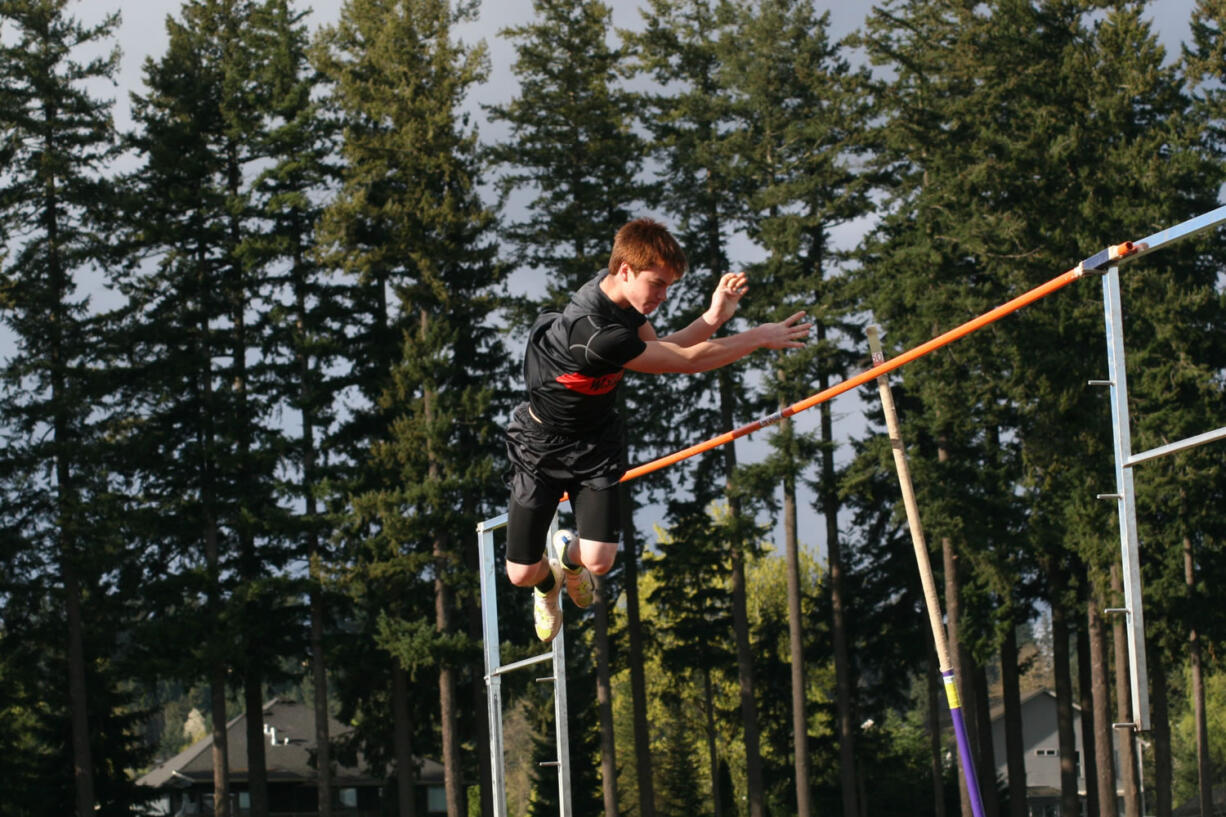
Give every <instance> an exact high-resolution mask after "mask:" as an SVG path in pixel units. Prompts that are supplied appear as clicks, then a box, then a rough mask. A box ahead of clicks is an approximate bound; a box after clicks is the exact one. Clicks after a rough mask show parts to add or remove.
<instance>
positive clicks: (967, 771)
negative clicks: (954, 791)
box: [941, 670, 983, 817]
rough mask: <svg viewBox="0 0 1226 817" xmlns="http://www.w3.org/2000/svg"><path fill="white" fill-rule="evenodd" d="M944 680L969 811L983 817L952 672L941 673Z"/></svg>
mask: <svg viewBox="0 0 1226 817" xmlns="http://www.w3.org/2000/svg"><path fill="white" fill-rule="evenodd" d="M941 677H942V678H944V679H945V694H946V697H947V698H948V699H949V716H950V718H951V719H952V720H953V723H954V734H955V735H956V736H957V738H958V756H959V757H961V758H962V776H963V777H964V778H966V792H967V794H968V795H969V796H970V800H971V811H972V812H974V814H975V817H983V796H982V795H981V794H980V793H979V778H978V777H977V776H976V775H975V759H974V758H973V757H971V743H970V740H968V739H967V736H966V720H965V719H964V718H963V717H962V706H961V702H960V701H959V700H958V692H957V689H958V688H957V686H956V685H955V681H954V672H953V670H946V671H944V672H942V673H941Z"/></svg>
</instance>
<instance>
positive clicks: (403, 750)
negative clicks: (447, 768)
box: [392, 658, 417, 817]
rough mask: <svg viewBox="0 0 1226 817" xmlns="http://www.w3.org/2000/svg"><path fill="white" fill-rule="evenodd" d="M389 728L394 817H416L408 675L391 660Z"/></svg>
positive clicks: (394, 660) (397, 663) (415, 769)
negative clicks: (394, 759) (394, 774)
mask: <svg viewBox="0 0 1226 817" xmlns="http://www.w3.org/2000/svg"><path fill="white" fill-rule="evenodd" d="M392 729H393V730H394V732H393V737H392V743H393V752H394V753H395V757H396V801H397V805H398V808H397V811H396V814H397V817H415V815H416V814H417V801H416V800H415V799H414V797H413V790H414V789H415V788H416V786H415V785H414V784H415V783H416V782H417V763H416V761H415V760H414V759H413V723H412V721H411V720H410V719H409V674H408V673H407V672H405V671H404V668H403V667H401V666H400V661H399V660H397V659H395V658H393V659H392Z"/></svg>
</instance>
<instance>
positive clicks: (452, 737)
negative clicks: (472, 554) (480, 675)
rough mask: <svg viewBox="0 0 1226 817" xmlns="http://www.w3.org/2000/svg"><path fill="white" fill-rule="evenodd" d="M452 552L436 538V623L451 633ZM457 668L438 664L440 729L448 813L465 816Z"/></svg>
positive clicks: (447, 632)
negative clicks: (450, 583) (450, 580)
mask: <svg viewBox="0 0 1226 817" xmlns="http://www.w3.org/2000/svg"><path fill="white" fill-rule="evenodd" d="M450 562H451V554H450V553H448V552H447V546H446V542H445V541H444V539H443V537H441V536H439V537H436V538H435V540H434V563H435V571H434V625H435V629H436V631H437V632H439V633H442V634H450V633H451V632H452V630H453V629H454V627H453V626H452V600H451V595H452V594H451V587H450V585H449V584H448V580H449V574H450V572H451V571H450V568H449V565H450ZM456 686H457V685H456V670H455V667H454V666H452V665H451V664H450V663H449V662H444V663H442V664H440V665H439V669H438V701H439V720H440V724H439V729H440V731H441V732H442V742H443V790H444V796H445V797H446V800H447V817H464V815H466V814H467V813H468V803H467V801H466V798H465V797H464V785H463V779H462V775H463V767H462V765H461V763H462V759H461V757H460V728H459V724H458V718H459V714H458V713H459V701H458V700H457V695H456Z"/></svg>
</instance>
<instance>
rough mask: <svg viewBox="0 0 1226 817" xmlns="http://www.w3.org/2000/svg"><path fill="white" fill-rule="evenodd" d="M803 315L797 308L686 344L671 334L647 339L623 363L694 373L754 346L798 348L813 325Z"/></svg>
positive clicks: (715, 366)
mask: <svg viewBox="0 0 1226 817" xmlns="http://www.w3.org/2000/svg"><path fill="white" fill-rule="evenodd" d="M804 315H805V313H804V312H797V313H795V314H793V315H791V316H789V317H788V318H786V319H785V320H782V321H779V322H777V323H764V324H761V325H760V326H755V327H754V328H752V329H746V330H745V331H744V332H738V333H737V334H735V335H728V336H727V337H723V338H716V339H715V340H702V341H699V342H697V343H693V344H691V345H689V346H682V345H679V344H677V343H674V342H673V341H672V340H670V339H669V338H672V337H674V335H670V336H669V338H665V339H663V340H652V341H648V342H647V348H646V349H644V350H643V351H642V353H640V354H639V355H638V357H635V358H634V359H632V360H630V361H629V362H628V363H626V364H625V366H626V368H627V369H630V370H632V371H636V372H644V373H647V374H665V373H667V372H674V373H686V374H693V373H695V372H705V371H709V370H711V369H718V368H719V367H720V366H727V365H728V364H729V363H732V362H733V361H735V360H740V359H741V358H743V357H745V355H747V354H749V353H750V352H752V351H754V350H755V349H763V348H766V349H798V348H800V347H802V346H804V345H805V344H804V340H805V338H807V337H808V336H809V330H810V329H812V328H813V324H811V323H801V322H800V319H801V318H803V317H804ZM682 331H683V332H684V331H686V330H682Z"/></svg>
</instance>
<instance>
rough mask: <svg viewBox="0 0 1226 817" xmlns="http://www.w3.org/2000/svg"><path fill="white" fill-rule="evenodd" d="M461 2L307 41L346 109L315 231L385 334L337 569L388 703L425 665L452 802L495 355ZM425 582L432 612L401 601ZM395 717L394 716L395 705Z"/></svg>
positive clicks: (493, 303) (488, 493) (401, 767)
mask: <svg viewBox="0 0 1226 817" xmlns="http://www.w3.org/2000/svg"><path fill="white" fill-rule="evenodd" d="M471 13H472V9H471V7H470V6H468V5H467V4H461V5H459V6H456V7H453V6H452V5H451V4H450V3H447V2H438V1H437V0H422V1H421V2H412V3H395V4H388V3H380V2H365V3H355V4H353V5H352V6H350V7H348V8H347V9H346V13H345V14H344V15H343V16H342V19H341V21H340V23H339V24H338V25H337V26H336V27H332V28H329V29H327V30H325V32H324V35H323V38H322V40H321V46H322V47H321V50H320V52H319V54H318V57H317V62H318V64H319V65H320V67H321V70H323V71H324V73H325V74H326V75H327V76H328V77H329V78H330V79H331V80H332V83H333V89H332V96H331V104H332V105H333V106H335V107H336V109H337V110H338V111H340V113H341V115H342V116H343V117H344V120H345V121H346V122H347V124H348V127H347V132H346V139H345V141H344V143H343V145H342V153H343V157H344V167H343V170H342V178H343V186H342V189H341V191H340V195H339V196H338V198H337V199H336V201H335V202H333V203H332V204H331V205H330V206H329V210H328V213H327V214H326V216H325V222H324V231H323V240H324V242H325V245H324V246H325V248H326V250H327V251H328V256H329V257H330V258H331V259H332V260H334V261H335V262H337V263H339V264H340V265H342V266H343V268H346V269H348V270H353V271H358V270H360V271H361V272H360V274H359V275H358V276H356V277H357V280H356V281H355V282H354V284H355V285H354V286H353V287H352V290H353V291H354V293H355V296H356V297H354V298H353V300H352V302H351V303H353V304H365V303H374V304H376V305H377V309H376V311H375V312H374V314H371V315H369V316H366V317H365V320H366V321H367V322H368V325H369V326H370V328H371V334H370V337H371V338H372V339H374V338H382V339H386V340H387V341H389V342H390V341H392V340H393V339H395V347H394V348H393V349H375V348H373V347H372V346H371V345H369V344H368V343H362V344H355V346H354V348H353V353H354V354H355V355H360V356H363V357H373V358H376V359H377V360H381V361H382V362H383V364H385V365H386V366H387V368H386V369H384V370H379V369H374V368H367V369H366V371H365V373H364V374H365V377H364V378H363V380H362V381H360V382H357V383H356V385H357V386H358V388H360V389H361V390H362V391H363V392H364V393H366V394H370V395H372V396H373V397H374V398H375V401H377V402H374V404H373V405H371V406H370V409H369V410H367V411H365V412H364V415H365V416H364V418H363V419H362V420H361V421H360V422H361V423H362V427H363V430H362V435H363V438H364V440H365V444H366V445H368V446H369V453H370V457H371V460H370V464H369V466H363V467H361V468H360V471H359V473H358V477H357V480H356V482H357V484H358V485H359V486H360V487H361V490H360V491H359V492H357V493H355V494H354V496H353V498H352V507H351V509H349V512H348V519H347V520H346V521H345V529H346V531H347V537H349V538H350V543H351V547H352V548H353V550H352V553H353V560H354V573H353V576H352V578H351V581H352V582H353V583H354V586H360V587H362V588H363V589H364V591H365V593H364V595H365V597H364V598H361V599H360V604H361V606H362V607H363V608H364V610H363V613H362V615H364V616H366V617H369V618H368V621H369V622H371V623H373V624H374V629H373V633H374V635H375V641H374V643H373V645H372V646H374V647H376V648H377V649H378V650H380V651H381V652H383V653H384V654H386V655H390V656H391V657H392V661H393V667H392V668H391V672H392V676H393V684H394V685H397V688H396V690H395V691H394V692H393V695H394V696H396V699H394V700H393V701H392V706H393V710H395V709H396V707H398V706H401V704H400V703H398V702H397V699H399V698H400V696H402V695H403V694H404V693H403V692H402V691H401V690H400V689H399V686H398V685H399V684H402V683H404V681H405V680H408V679H403V675H404V673H406V672H407V673H410V676H411V677H415V676H417V675H419V674H420V673H421V672H422V671H424V670H427V668H428V671H429V672H430V673H431V674H432V675H435V676H436V677H437V679H438V690H439V695H438V699H439V701H440V710H439V711H438V712H437V713H430V714H429V716H428V717H429V718H430V721H431V722H436V723H437V724H438V728H439V733H438V737H437V740H438V742H439V748H440V749H441V753H442V757H443V762H444V766H445V769H446V796H447V807H448V812H449V813H461V812H462V811H464V809H465V806H464V802H463V796H464V795H463V789H462V787H461V781H462V780H463V779H464V776H465V773H464V769H463V767H462V765H461V763H462V760H461V751H460V749H461V743H462V741H463V736H462V735H461V734H460V733H459V718H460V710H461V708H462V707H461V704H460V703H459V699H458V690H459V688H460V682H461V681H462V680H464V679H465V676H466V674H467V677H468V678H472V677H476V676H477V673H475V672H474V671H472V664H473V662H474V661H475V660H477V655H476V651H475V649H474V648H473V645H472V644H470V643H468V642H467V641H466V640H465V638H464V637H463V635H462V633H461V631H460V628H459V626H458V624H459V621H458V612H459V604H460V602H461V601H463V602H464V603H465V605H470V604H472V603H473V595H472V592H473V586H474V581H475V577H473V576H472V574H471V572H469V571H468V570H467V569H466V568H467V567H468V565H467V563H466V560H465V559H463V558H462V557H461V555H460V554H461V553H463V552H467V550H468V548H467V546H468V545H469V544H470V542H471V537H472V530H473V529H474V527H475V525H476V521H477V520H478V519H481V518H484V517H485V516H488V514H489V513H490V511H491V508H492V507H494V501H493V497H495V496H497V497H499V498H500V497H501V490H498V488H497V482H496V480H495V479H494V474H495V469H494V467H493V462H494V457H495V452H496V451H497V447H496V446H497V442H498V440H499V439H500V438H499V436H498V435H497V434H496V433H495V427H494V426H493V424H492V423H493V420H492V418H493V417H494V416H495V414H496V411H495V407H496V405H497V404H496V402H495V401H496V397H497V394H498V392H497V388H496V387H497V385H498V383H499V380H500V378H501V376H502V374H503V372H502V367H503V366H504V362H503V361H504V360H505V356H504V355H503V354H502V351H501V348H500V345H499V343H498V341H497V337H496V335H495V332H494V330H493V327H492V325H491V323H490V315H491V313H492V312H493V311H494V310H495V309H496V308H498V306H499V304H500V302H499V299H498V298H497V297H496V296H497V288H498V285H499V284H500V275H501V271H500V268H499V267H498V266H497V264H496V263H495V250H494V245H493V243H492V233H491V229H492V227H493V220H492V216H491V214H490V212H489V211H488V210H487V209H485V207H484V206H483V204H482V203H481V201H480V198H479V195H478V193H477V189H478V186H479V184H480V182H481V177H480V165H479V163H478V161H477V151H476V147H477V145H476V134H475V132H473V130H472V128H471V126H470V125H469V123H468V121H467V118H466V117H465V116H464V115H462V114H461V113H460V105H461V104H462V102H463V100H464V98H465V96H466V94H467V93H468V91H469V90H470V89H471V88H472V87H473V85H474V84H475V83H477V82H479V81H480V80H481V79H482V78H483V77H484V75H485V70H486V67H485V56H484V49H483V48H482V47H477V48H468V47H466V46H463V45H462V44H461V43H459V42H457V41H456V40H455V39H454V38H453V28H454V26H455V25H456V24H457V23H460V22H462V21H464V20H466V19H468V18H469V17H470V15H471ZM406 44H411V47H409V48H407V47H406ZM358 236H361V239H360V240H358V241H352V242H351V241H350V239H352V238H355V237H358ZM371 296H373V297H371ZM367 299H369V300H367ZM351 308H352V307H351ZM355 422H357V421H355ZM426 585H430V586H432V588H431V589H432V591H433V592H432V595H433V599H434V604H433V610H432V615H431V614H430V613H429V612H427V608H426V607H425V606H424V605H422V604H421V603H420V601H414V598H416V599H421V598H422V596H423V595H425V594H423V593H422V592H421V590H423V589H424V588H425V586H426ZM371 591H374V592H371ZM431 620H432V624H427V623H426V622H427V621H431ZM397 678H401V679H403V680H397ZM374 692H375V690H373V689H368V690H365V691H364V692H363V693H362V694H364V695H371V694H372V693H374ZM364 706H365V704H364ZM428 725H430V724H429V723H425V724H421V727H426V726H428ZM421 727H418V730H419V731H420V729H421ZM396 730H397V732H401V731H402V730H403V731H404V732H407V731H408V724H405V723H403V722H401V720H400V719H399V718H397V722H396ZM430 731H433V730H432V729H431V730H430ZM381 738H382V739H386V734H384V735H383V736H381ZM430 740H431V744H432V745H433V742H434V738H433V737H431V738H430ZM406 748H407V747H406V746H405V745H403V744H398V745H397V746H396V747H395V750H394V751H395V756H396V761H397V767H398V777H399V784H400V789H399V791H400V794H401V798H402V802H401V809H402V813H405V812H404V811H403V810H404V809H407V808H409V805H408V804H407V803H405V802H404V801H403V799H404V798H406V797H409V796H411V795H410V794H409V789H408V787H407V785H406V781H408V780H410V779H411V774H412V771H411V769H410V768H409V766H410V764H411V763H412V759H411V758H410V757H409V756H408V754H407V752H406Z"/></svg>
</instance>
